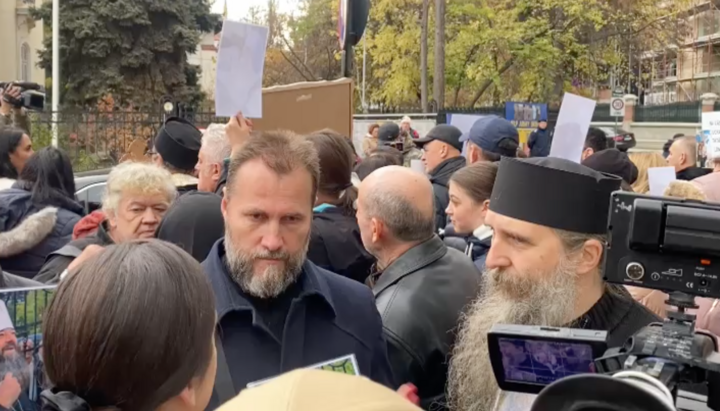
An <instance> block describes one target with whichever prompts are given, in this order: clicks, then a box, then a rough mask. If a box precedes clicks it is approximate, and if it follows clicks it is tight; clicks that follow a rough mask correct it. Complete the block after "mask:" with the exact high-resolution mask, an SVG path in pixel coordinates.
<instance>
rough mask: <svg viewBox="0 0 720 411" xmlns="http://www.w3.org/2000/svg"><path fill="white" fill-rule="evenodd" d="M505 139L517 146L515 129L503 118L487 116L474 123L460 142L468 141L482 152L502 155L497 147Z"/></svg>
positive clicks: (517, 140) (517, 137) (517, 138)
mask: <svg viewBox="0 0 720 411" xmlns="http://www.w3.org/2000/svg"><path fill="white" fill-rule="evenodd" d="M507 138H509V139H511V140H513V141H515V143H518V144H519V143H520V137H519V135H518V131H517V128H515V126H513V125H512V123H511V122H509V121H507V120H505V119H504V118H500V117H498V116H487V117H483V118H481V119H480V120H478V121H476V122H475V124H473V126H472V127H471V128H470V131H469V132H468V133H466V134H464V135H463V136H462V137H461V138H460V141H461V142H465V141H470V142H472V143H473V144H475V145H476V146H478V147H480V148H481V149H483V150H484V151H489V152H491V153H496V154H502V153H501V152H500V150H499V148H498V145H499V144H500V141H502V140H504V139H507Z"/></svg>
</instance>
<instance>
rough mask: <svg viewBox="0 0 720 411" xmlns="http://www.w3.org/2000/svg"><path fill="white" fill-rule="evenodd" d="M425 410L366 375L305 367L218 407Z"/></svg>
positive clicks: (232, 410)
mask: <svg viewBox="0 0 720 411" xmlns="http://www.w3.org/2000/svg"><path fill="white" fill-rule="evenodd" d="M247 410H252V411H421V410H420V408H418V407H416V406H415V405H413V404H412V403H411V402H410V401H408V400H406V399H405V398H403V397H401V396H400V395H398V394H397V393H396V392H394V391H392V390H390V389H389V388H386V387H384V386H382V385H380V384H377V383H374V382H372V381H370V380H369V379H367V378H365V377H356V376H354V375H347V374H342V373H338V372H332V371H322V370H314V369H301V370H296V371H292V372H289V373H287V374H284V375H282V376H280V377H278V378H276V379H274V380H271V381H269V382H267V383H265V384H263V385H261V386H258V387H255V388H248V389H246V390H244V391H242V392H241V393H240V395H238V396H237V397H235V398H234V399H232V400H230V401H229V402H227V403H226V404H225V405H223V406H222V407H220V408H219V409H218V411H247Z"/></svg>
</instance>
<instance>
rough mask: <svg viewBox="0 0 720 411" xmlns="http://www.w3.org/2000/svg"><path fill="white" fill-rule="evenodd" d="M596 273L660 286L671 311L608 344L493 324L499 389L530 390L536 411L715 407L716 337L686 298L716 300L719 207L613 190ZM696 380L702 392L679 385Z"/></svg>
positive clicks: (572, 333)
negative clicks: (601, 264)
mask: <svg viewBox="0 0 720 411" xmlns="http://www.w3.org/2000/svg"><path fill="white" fill-rule="evenodd" d="M604 279H605V281H607V282H609V283H613V284H619V285H629V286H638V287H644V288H651V289H655V290H661V291H664V292H668V293H670V298H669V299H668V301H667V302H666V303H667V304H668V305H670V306H673V307H676V308H677V311H673V310H668V313H667V317H668V318H667V319H666V320H665V321H664V322H662V323H655V324H651V325H649V326H647V327H645V328H643V329H641V330H640V331H639V332H638V333H636V334H635V335H634V336H633V337H631V338H630V339H629V341H627V342H626V343H625V344H624V345H623V346H622V347H610V348H609V349H608V347H607V342H606V341H607V333H606V332H605V331H590V330H579V329H563V328H553V327H531V326H519V325H496V326H495V327H493V328H492V329H491V331H490V332H489V333H488V346H489V352H490V359H491V362H492V366H493V372H494V374H495V378H496V380H497V382H498V386H499V387H500V388H501V389H502V390H504V391H512V392H521V393H529V394H539V395H538V396H537V398H536V399H535V401H534V403H533V406H532V410H538V411H540V410H543V411H545V410H552V411H565V410H568V411H569V410H574V411H580V410H587V411H589V410H593V411H599V410H617V411H619V410H623V411H625V410H627V411H630V410H637V411H641V410H642V411H644V410H653V411H675V410H676V409H678V410H708V409H711V410H715V411H720V354H718V352H717V348H718V347H717V342H716V339H715V337H714V336H713V335H712V334H709V333H704V332H701V331H697V330H695V315H692V314H690V313H687V312H686V310H687V309H694V308H697V305H695V297H694V296H699V297H709V298H720V204H718V205H715V204H708V203H702V202H696V201H689V200H675V199H670V198H663V197H649V196H644V195H639V194H634V193H626V192H616V193H613V195H612V198H611V207H610V217H609V224H608V244H607V247H606V252H605V271H604ZM681 384H682V389H683V390H682V391H681V390H680V388H681V387H680V386H681ZM697 386H700V387H701V388H707V393H708V395H707V398H705V397H704V396H701V395H696V394H693V393H690V392H686V391H684V390H685V387H697ZM705 405H707V407H706V406H705ZM676 406H677V408H676Z"/></svg>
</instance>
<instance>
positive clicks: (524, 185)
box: [0, 111, 720, 411]
mask: <svg viewBox="0 0 720 411" xmlns="http://www.w3.org/2000/svg"><path fill="white" fill-rule="evenodd" d="M8 116H9V114H8V113H6V112H4V111H3V112H1V113H0V118H2V117H8ZM3 121H5V122H6V125H4V126H3V128H2V129H0V184H5V185H4V186H2V189H1V190H0V267H2V282H1V283H0V286H2V287H4V288H10V287H28V286H34V285H37V286H41V285H57V291H56V294H55V296H54V299H53V300H52V303H51V304H50V306H49V307H48V309H47V312H46V313H45V315H44V333H43V342H42V346H43V354H42V355H43V364H44V367H45V372H46V374H47V381H48V384H47V387H43V388H45V390H44V391H43V392H42V395H41V396H40V397H41V401H42V404H43V405H42V407H43V408H42V409H43V410H59V411H79V410H104V409H122V410H188V411H195V410H197V411H200V410H206V409H207V410H214V409H220V410H223V411H234V410H250V409H251V410H261V411H263V410H280V409H293V410H313V411H322V410H344V409H347V410H367V411H391V410H392V411H404V410H408V411H410V410H418V409H424V410H443V409H447V410H457V411H478V410H479V411H484V410H491V409H494V408H495V406H496V405H497V404H501V403H504V402H507V401H511V397H510V396H509V394H508V393H503V392H501V391H499V389H498V386H497V383H496V381H495V379H494V378H493V377H492V376H493V372H492V369H491V368H492V365H491V361H490V357H489V354H488V340H487V332H488V331H489V330H490V328H491V327H492V326H493V325H495V324H502V323H505V324H521V325H543V326H556V327H572V328H582V329H593V330H603V331H607V332H608V344H609V346H619V345H621V344H622V343H623V342H624V341H626V340H627V339H628V338H629V337H630V336H632V335H633V334H634V333H636V332H638V331H639V330H640V329H641V328H643V327H644V326H647V325H649V324H650V323H653V322H656V321H659V320H660V319H661V318H662V317H663V316H664V315H665V312H664V303H663V302H661V301H664V296H663V295H662V294H661V293H659V294H655V295H650V294H651V293H644V292H642V291H644V290H636V289H631V288H624V287H620V286H616V285H611V284H607V283H605V282H604V281H603V276H602V261H603V255H604V252H605V245H606V240H607V238H606V227H607V215H608V209H609V204H610V201H609V200H610V195H611V193H612V192H614V191H617V190H621V189H622V190H629V191H639V192H647V191H648V183H647V179H648V177H647V175H648V171H647V170H648V168H650V167H653V166H657V165H667V164H670V165H672V166H674V167H675V168H676V170H677V173H678V179H680V180H683V179H690V178H691V177H692V178H693V179H694V180H693V182H692V183H682V184H681V183H677V184H673V185H672V186H671V190H673V191H669V192H668V193H667V195H669V196H676V197H683V198H691V197H692V196H694V197H692V198H702V199H708V200H713V199H714V196H720V177H717V176H720V162H719V163H717V165H715V168H714V169H713V170H710V171H708V170H703V169H699V168H697V158H696V156H697V152H696V149H695V148H694V147H695V145H694V138H693V140H692V142H693V144H691V140H690V138H688V137H678V138H677V139H675V140H674V141H673V143H672V144H671V145H670V147H669V154H668V156H667V160H665V159H664V158H663V156H662V155H660V154H652V153H632V154H630V155H629V156H628V155H627V154H625V153H624V152H621V151H619V150H617V149H614V148H611V144H609V142H608V141H607V137H604V136H603V137H602V138H601V136H600V134H599V132H598V130H595V129H591V130H590V132H589V133H588V136H587V139H586V147H585V151H584V152H583V158H582V164H577V163H574V162H571V161H567V160H562V159H557V158H551V157H547V155H548V153H549V145H548V141H547V135H548V134H549V132H548V131H547V123H546V122H543V123H542V124H541V128H540V129H539V130H538V132H537V133H536V135H535V136H534V137H533V138H532V145H533V147H530V148H529V149H528V150H527V151H524V150H523V147H522V146H521V144H520V141H519V136H518V131H517V129H516V128H515V127H514V126H513V125H512V124H511V123H510V122H508V121H507V120H505V119H502V118H499V117H495V116H488V117H484V118H482V119H480V120H478V121H477V122H476V123H475V124H474V125H473V126H472V128H471V129H470V130H469V131H468V132H467V133H463V132H461V131H460V130H459V129H457V128H455V127H453V126H450V125H442V124H441V125H437V126H436V127H435V128H433V129H432V130H431V131H430V132H428V133H427V135H425V136H420V135H418V133H417V132H416V131H415V130H413V129H412V127H411V124H410V122H409V121H405V120H404V121H403V122H402V124H401V125H397V124H394V123H387V124H381V125H374V126H373V127H371V128H370V130H369V135H368V137H367V139H366V140H365V142H364V143H363V145H362V157H363V158H362V159H360V158H359V156H358V155H357V154H356V152H355V148H354V146H353V144H352V142H351V140H350V139H349V138H347V137H346V136H343V135H340V134H338V133H337V132H335V131H333V130H319V131H317V132H313V133H309V134H307V135H298V134H296V133H293V132H291V131H259V130H253V127H252V123H251V122H250V121H248V120H247V119H245V118H244V117H243V116H242V114H239V115H238V116H236V117H234V118H232V119H231V120H230V122H229V123H228V124H226V125H211V126H210V127H208V128H207V129H206V130H204V132H201V131H200V130H198V129H197V128H196V127H195V126H194V125H193V124H191V123H189V122H187V121H185V120H182V119H177V118H171V119H168V120H167V122H166V123H165V124H164V125H163V127H162V128H161V129H160V131H159V133H158V135H157V137H156V138H155V139H154V146H153V147H152V149H151V150H150V152H149V153H148V156H149V159H148V161H147V162H125V163H122V164H119V165H117V166H116V167H115V168H113V169H112V171H111V172H110V174H109V176H108V178H107V183H106V190H105V194H104V197H103V202H102V207H101V209H100V210H97V211H94V212H93V213H91V214H88V215H85V210H84V209H83V207H82V206H81V205H80V204H79V203H78V202H77V201H76V199H75V194H74V192H75V184H74V176H73V170H72V164H71V161H70V159H69V158H68V156H67V155H66V154H65V153H64V152H63V151H62V150H60V149H57V148H52V147H49V148H43V149H41V150H38V151H37V152H33V149H32V142H31V133H30V131H29V130H27V129H23V128H21V127H23V126H22V125H19V124H16V125H13V121H12V120H11V119H5V120H3ZM600 133H601V131H600ZM463 152H464V154H463ZM528 155H529V157H530V158H523V157H527V156H528ZM658 158H659V160H658ZM417 160H420V161H421V162H422V164H423V165H424V167H425V173H422V172H419V171H417V170H413V169H412V168H411V167H410V165H411V164H410V163H411V162H412V161H417ZM697 170H702V172H700V171H697ZM711 171H712V172H711ZM701 174H702V175H703V176H700V175H701ZM698 176H700V177H699V178H696V177H698ZM693 190H694V191H693ZM693 193H694V194H693ZM702 304H703V306H702V307H701V312H700V316H701V318H702V320H701V321H699V324H701V325H702V327H704V328H707V329H710V330H720V323H718V322H717V321H720V317H717V313H714V308H715V305H716V302H715V301H711V300H709V301H704V302H703V303H702ZM3 352H4V348H3ZM337 362H342V364H343V365H342V367H340V368H342V370H344V372H345V373H346V374H358V375H361V376H363V377H364V378H360V377H357V376H348V375H343V374H342V373H337V372H334V373H331V372H328V371H321V370H318V368H322V369H325V368H327V367H329V366H327V364H331V363H332V364H335V363H337ZM323 364H325V365H323ZM3 369H4V368H3V360H2V356H0V375H3V374H5V373H4V372H2V371H3ZM7 381H8V379H7V378H6V379H5V380H3V381H2V382H0V410H9V409H13V410H17V409H23V410H27V409H28V407H29V406H27V404H25V405H26V406H25V407H21V406H20V403H19V400H20V394H19V393H18V394H17V395H15V396H13V395H5V391H7V390H4V388H3V387H6V388H8V387H10V385H7V386H6V385H5V384H9V382H7ZM8 389H9V388H8ZM16 391H17V390H16ZM13 392H14V391H13ZM36 409H40V406H37V408H36Z"/></svg>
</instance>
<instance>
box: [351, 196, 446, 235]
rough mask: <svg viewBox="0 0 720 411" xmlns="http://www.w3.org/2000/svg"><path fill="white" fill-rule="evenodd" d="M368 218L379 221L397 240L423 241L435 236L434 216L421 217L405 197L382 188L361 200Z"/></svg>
mask: <svg viewBox="0 0 720 411" xmlns="http://www.w3.org/2000/svg"><path fill="white" fill-rule="evenodd" d="M363 206H364V208H365V210H366V214H367V216H368V217H369V218H377V219H379V220H381V221H382V222H383V223H385V225H386V226H387V228H388V231H390V234H392V235H393V237H395V238H396V239H397V240H399V241H403V242H414V241H424V240H427V239H428V238H430V237H432V236H433V234H435V216H434V215H433V214H432V213H431V214H430V215H423V213H422V212H421V211H420V210H418V208H417V207H415V205H414V204H412V203H411V202H409V201H407V199H405V197H403V196H401V195H399V194H397V193H394V192H392V191H390V190H384V189H382V188H380V189H376V190H374V191H370V192H369V193H368V195H367V196H365V198H364V199H363Z"/></svg>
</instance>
